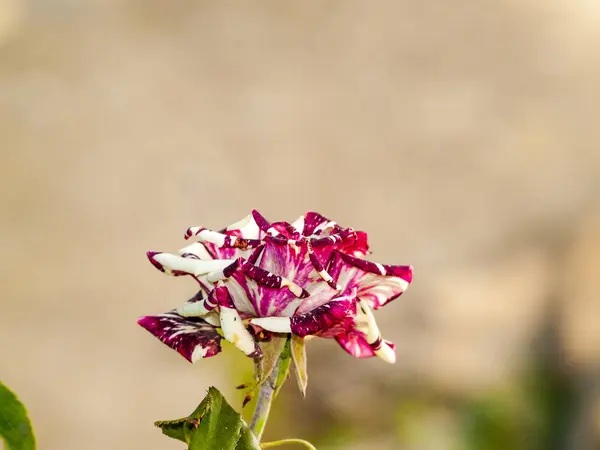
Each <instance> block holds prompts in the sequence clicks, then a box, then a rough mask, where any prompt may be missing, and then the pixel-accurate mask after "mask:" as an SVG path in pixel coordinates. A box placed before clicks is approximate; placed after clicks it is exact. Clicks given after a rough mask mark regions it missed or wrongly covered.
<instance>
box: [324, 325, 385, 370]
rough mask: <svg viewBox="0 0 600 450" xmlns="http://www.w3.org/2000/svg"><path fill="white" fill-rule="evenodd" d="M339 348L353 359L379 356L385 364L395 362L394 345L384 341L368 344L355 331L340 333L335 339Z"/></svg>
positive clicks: (359, 333)
mask: <svg viewBox="0 0 600 450" xmlns="http://www.w3.org/2000/svg"><path fill="white" fill-rule="evenodd" d="M335 340H336V341H337V342H338V344H340V346H341V347H342V348H343V349H344V350H346V351H347V352H348V353H349V354H350V355H352V356H354V357H355V358H371V357H373V356H379V357H380V358H381V359H383V360H384V361H386V362H389V363H392V364H393V363H394V362H396V353H395V352H394V349H395V347H396V346H395V345H394V344H393V343H392V342H390V341H386V340H383V339H382V340H380V341H378V342H375V343H374V344H369V343H368V342H367V339H366V338H365V335H364V334H363V333H361V332H360V331H357V330H350V331H347V332H344V333H340V334H338V335H337V336H336V337H335Z"/></svg>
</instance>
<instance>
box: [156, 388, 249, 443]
mask: <svg viewBox="0 0 600 450" xmlns="http://www.w3.org/2000/svg"><path fill="white" fill-rule="evenodd" d="M155 425H156V426H157V427H159V428H161V429H162V432H163V433H164V434H165V435H167V436H169V437H172V438H173V439H178V440H180V441H183V442H185V443H187V444H188V445H189V447H188V448H189V450H214V449H222V450H257V449H259V448H260V446H259V444H258V441H257V440H256V438H255V437H254V435H253V434H252V432H251V431H250V429H249V428H248V425H247V424H246V422H244V421H243V420H242V417H241V416H240V414H239V413H237V412H236V411H235V410H234V409H233V408H232V407H231V406H230V405H229V403H227V401H226V400H225V398H224V397H223V394H221V393H220V392H219V391H218V390H217V389H216V388H214V387H211V388H209V390H208V394H207V395H206V397H204V400H202V403H200V405H198V407H197V408H196V409H195V410H194V412H193V413H192V414H190V415H189V416H188V417H184V418H183V419H178V420H169V421H161V422H156V423H155Z"/></svg>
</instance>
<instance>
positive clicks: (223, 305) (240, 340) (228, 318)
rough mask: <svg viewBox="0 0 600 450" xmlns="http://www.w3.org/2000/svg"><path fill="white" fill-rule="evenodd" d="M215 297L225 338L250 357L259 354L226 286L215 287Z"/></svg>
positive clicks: (256, 345)
mask: <svg viewBox="0 0 600 450" xmlns="http://www.w3.org/2000/svg"><path fill="white" fill-rule="evenodd" d="M215 297H216V298H217V301H218V303H219V306H220V314H219V318H220V320H221V329H222V330H223V335H224V336H225V339H227V340H228V341H229V342H232V343H233V344H234V345H235V346H236V347H237V348H239V349H240V350H241V351H242V352H244V353H245V354H246V355H247V356H250V357H252V358H256V357H258V356H260V355H261V350H260V347H259V346H258V344H257V343H256V342H255V341H254V338H253V337H252V335H251V334H250V332H249V331H248V330H247V329H246V327H245V325H244V323H243V322H242V318H241V317H240V314H239V313H238V312H237V310H236V309H235V306H234V304H233V299H232V298H231V295H230V294H229V291H228V290H227V288H226V287H222V286H220V287H217V288H215Z"/></svg>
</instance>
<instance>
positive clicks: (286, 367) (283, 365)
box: [273, 337, 292, 398]
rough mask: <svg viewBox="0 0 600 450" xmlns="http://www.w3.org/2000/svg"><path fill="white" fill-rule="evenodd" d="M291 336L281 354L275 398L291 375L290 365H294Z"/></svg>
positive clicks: (276, 378)
mask: <svg viewBox="0 0 600 450" xmlns="http://www.w3.org/2000/svg"><path fill="white" fill-rule="evenodd" d="M290 342H291V340H290V338H289V337H288V339H287V340H286V341H285V346H284V347H283V351H282V352H281V355H279V365H278V366H277V377H275V393H274V394H273V398H275V397H277V395H278V394H279V391H280V390H281V387H282V386H283V383H285V380H287V377H288V376H289V375H290V366H291V365H292V354H291V350H290Z"/></svg>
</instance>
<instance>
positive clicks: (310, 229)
mask: <svg viewBox="0 0 600 450" xmlns="http://www.w3.org/2000/svg"><path fill="white" fill-rule="evenodd" d="M327 222H331V220H329V219H328V218H327V217H325V216H322V215H321V214H319V213H316V212H307V213H306V214H305V215H304V230H303V231H302V234H303V235H304V236H312V235H313V234H314V232H315V229H316V228H317V227H318V226H319V225H323V224H325V223H327Z"/></svg>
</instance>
